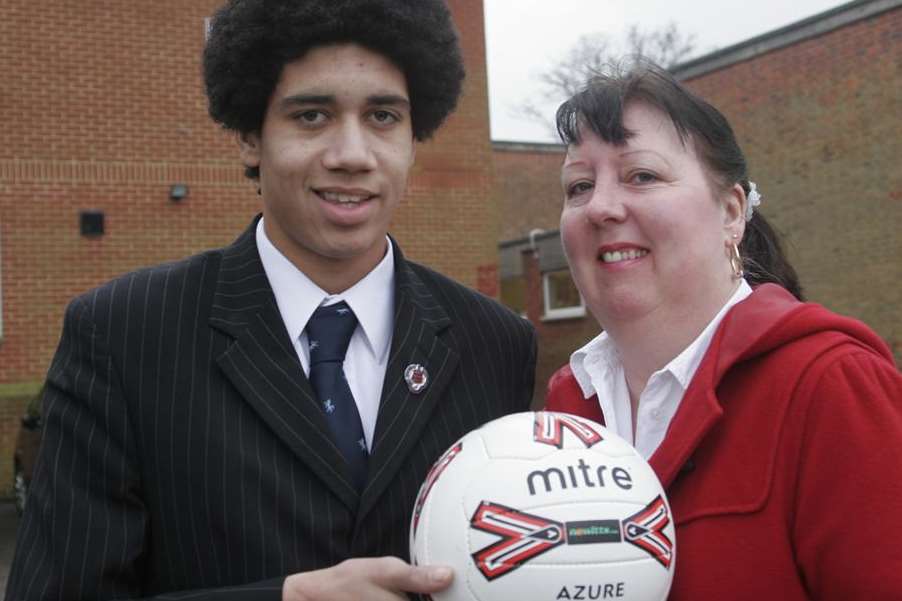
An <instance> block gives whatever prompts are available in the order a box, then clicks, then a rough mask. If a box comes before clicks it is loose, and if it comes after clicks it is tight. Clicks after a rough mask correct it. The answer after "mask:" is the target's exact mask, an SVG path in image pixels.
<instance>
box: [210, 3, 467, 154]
mask: <svg viewBox="0 0 902 601" xmlns="http://www.w3.org/2000/svg"><path fill="white" fill-rule="evenodd" d="M332 43H356V44H359V45H361V46H364V47H366V48H368V49H370V50H373V51H374V52H377V53H379V54H382V55H383V56H385V57H386V58H388V59H389V60H391V61H392V62H393V63H394V64H395V65H396V66H397V67H398V68H399V69H400V70H401V71H402V72H403V73H404V75H405V77H406V80H407V88H408V93H409V95H410V104H411V121H412V125H413V134H414V137H415V138H416V139H417V140H421V141H422V140H425V139H427V138H429V137H430V136H431V135H432V134H433V132H435V130H436V129H438V127H439V126H440V125H441V124H442V121H444V120H445V117H447V116H448V115H449V114H450V113H451V111H453V110H454V107H455V106H456V105H457V99H458V96H460V90H461V84H462V82H463V78H464V67H463V60H462V58H461V54H460V48H459V46H458V41H457V32H456V31H455V28H454V24H453V21H452V20H451V15H450V13H449V11H448V8H447V6H446V5H445V3H444V0H296V1H287V0H229V1H228V2H227V3H226V4H225V5H224V6H223V7H222V8H220V9H219V11H217V13H216V14H215V15H214V17H213V21H212V25H211V29H210V36H209V39H208V40H207V45H206V48H205V50H204V81H205V84H206V89H207V98H208V99H209V111H210V116H211V117H212V118H213V120H214V121H216V122H217V123H221V124H222V125H223V126H224V127H225V128H227V129H231V130H235V131H238V132H242V133H250V132H257V131H260V128H261V127H262V125H263V116H264V114H265V112H266V107H267V105H268V103H269V99H270V96H271V95H272V92H273V90H274V89H275V87H276V84H277V83H278V79H279V77H280V75H281V73H282V68H283V67H284V66H285V64H286V63H289V62H291V61H293V60H296V59H298V58H300V57H302V56H303V55H304V54H305V53H306V52H307V51H308V50H310V49H311V48H314V47H316V46H322V45H326V44H332Z"/></svg>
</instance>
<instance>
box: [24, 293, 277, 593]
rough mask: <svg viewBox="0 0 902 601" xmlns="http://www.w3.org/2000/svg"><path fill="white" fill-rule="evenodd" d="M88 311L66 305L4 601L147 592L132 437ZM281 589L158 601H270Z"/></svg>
mask: <svg viewBox="0 0 902 601" xmlns="http://www.w3.org/2000/svg"><path fill="white" fill-rule="evenodd" d="M95 307H96V304H94V303H91V302H89V300H88V299H85V298H82V299H77V300H76V301H73V303H72V304H71V305H70V306H69V308H68V309H67V312H66V317H65V322H64V326H63V334H62V338H61V340H60V344H59V348H58V349H57V352H56V355H55V357H54V359H53V363H52V365H51V368H50V370H49V372H48V379H47V386H46V388H45V390H46V392H45V396H44V400H43V402H44V430H43V435H42V442H41V449H40V452H39V455H38V459H37V464H36V467H35V473H34V477H33V480H32V486H31V490H30V491H29V497H28V502H27V508H26V511H25V515H24V518H23V522H22V524H21V525H20V527H19V532H18V540H17V545H16V552H15V557H14V560H13V563H12V566H11V568H10V575H9V580H8V583H7V588H6V599H8V600H10V601H13V600H15V601H23V600H24V601H32V600H34V601H37V600H39V599H65V600H87V599H113V598H115V599H121V598H136V597H141V596H142V594H143V593H144V591H145V586H144V583H145V582H146V579H147V577H148V575H147V574H146V566H145V562H144V559H145V551H146V549H147V547H148V545H149V541H148V536H147V532H148V526H149V523H148V522H149V515H148V512H147V510H146V507H145V503H144V497H143V494H144V493H143V490H142V483H141V474H140V469H139V468H140V464H139V461H138V453H137V449H136V446H135V445H136V436H135V433H134V430H133V427H134V425H133V424H132V423H130V421H129V416H128V414H127V410H126V403H125V400H124V398H123V393H122V386H121V382H120V381H119V376H118V374H117V372H116V369H115V366H114V363H113V359H112V355H111V353H110V349H109V348H108V344H107V342H106V340H105V339H104V337H103V336H101V335H99V334H98V329H97V327H96V322H95V316H94V315H92V312H93V311H94V310H95ZM283 580H284V579H281V578H280V579H275V580H272V581H267V582H260V583H253V584H249V585H246V586H238V587H230V588H224V589H212V590H205V591H183V592H174V593H169V594H166V595H163V596H161V597H159V598H160V599H181V598H187V597H190V598H191V599H198V600H203V599H209V600H218V599H223V600H224V599H239V598H240V599H254V600H256V599H259V600H261V601H262V600H271V601H277V600H279V599H281V589H282V582H283Z"/></svg>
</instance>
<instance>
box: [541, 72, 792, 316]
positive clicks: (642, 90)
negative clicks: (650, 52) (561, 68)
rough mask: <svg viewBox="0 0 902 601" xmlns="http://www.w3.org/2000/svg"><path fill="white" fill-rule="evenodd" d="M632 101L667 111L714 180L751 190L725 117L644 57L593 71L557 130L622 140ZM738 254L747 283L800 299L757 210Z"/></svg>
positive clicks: (574, 139) (572, 138) (575, 140)
mask: <svg viewBox="0 0 902 601" xmlns="http://www.w3.org/2000/svg"><path fill="white" fill-rule="evenodd" d="M630 102H644V103H646V104H648V105H650V106H653V107H655V108H657V109H658V110H660V111H661V112H663V113H664V114H666V115H667V116H668V117H669V118H670V121H671V122H672V123H673V126H674V128H676V131H677V133H678V134H679V136H680V139H681V140H682V141H683V143H684V144H685V143H686V142H687V140H688V141H689V142H690V143H692V144H694V148H695V151H696V153H697V154H698V156H699V157H700V158H701V159H702V161H703V162H704V164H705V166H706V167H707V171H708V173H709V175H711V176H713V177H714V178H715V180H716V182H715V183H716V185H718V186H720V187H722V188H723V189H727V188H730V187H732V186H733V184H736V183H738V184H739V185H740V186H742V189H743V190H745V193H746V194H748V193H749V191H750V187H749V177H748V168H747V165H746V161H745V155H744V154H743V153H742V149H741V148H740V147H739V143H738V142H737V141H736V136H735V134H734V133H733V128H731V127H730V123H729V122H728V121H727V119H726V117H724V116H723V115H722V114H721V113H720V111H718V110H717V109H716V108H714V107H713V106H712V105H711V104H709V103H708V102H706V101H705V100H703V99H701V98H699V97H698V96H696V95H694V94H693V93H692V92H690V91H689V90H687V89H686V88H685V87H683V85H682V84H680V83H679V82H678V81H677V80H676V79H675V78H674V77H673V76H672V75H671V74H670V73H668V72H667V71H666V70H664V69H662V68H661V67H659V66H657V65H655V64H654V63H651V62H649V61H646V60H636V61H633V62H631V63H630V64H629V66H626V67H624V66H612V67H611V68H610V72H606V73H603V74H597V75H595V76H593V77H592V78H591V79H590V80H589V81H588V83H587V84H586V87H585V88H584V89H583V90H582V91H580V92H578V93H577V94H575V95H574V96H573V97H571V98H570V99H569V100H567V101H566V102H564V103H563V104H562V105H561V106H560V107H559V108H558V110H557V117H556V122H557V131H558V134H559V135H560V137H561V140H563V142H564V143H565V144H579V143H580V129H581V128H582V127H587V128H589V130H591V131H592V132H593V133H595V134H596V135H597V136H598V137H600V138H601V139H602V140H604V141H605V142H607V143H609V144H614V145H623V144H626V141H627V140H628V139H629V138H630V137H631V136H632V135H633V132H631V131H630V130H629V129H627V128H626V126H625V125H624V124H623V111H624V108H625V107H626V105H627V104H629V103H630ZM739 253H740V255H741V256H742V261H743V267H744V269H745V277H746V279H747V280H748V282H749V284H750V285H752V286H757V285H758V284H764V283H766V282H771V283H774V284H779V285H780V286H783V287H784V288H786V289H787V290H788V291H789V292H791V293H792V294H793V295H794V296H795V297H796V298H798V299H800V300H801V299H802V298H803V296H802V287H801V285H800V283H799V278H798V276H797V275H796V272H795V269H793V267H792V265H790V263H789V261H788V260H787V259H786V256H785V254H784V253H783V249H782V246H781V244H780V240H779V236H778V234H777V232H776V231H775V230H774V228H773V227H772V226H771V225H770V224H769V223H768V222H767V220H766V219H765V218H764V216H762V215H761V213H760V212H758V211H755V213H754V215H753V216H752V219H751V220H750V221H749V222H748V223H746V228H745V235H744V236H743V238H742V243H741V244H740V245H739Z"/></svg>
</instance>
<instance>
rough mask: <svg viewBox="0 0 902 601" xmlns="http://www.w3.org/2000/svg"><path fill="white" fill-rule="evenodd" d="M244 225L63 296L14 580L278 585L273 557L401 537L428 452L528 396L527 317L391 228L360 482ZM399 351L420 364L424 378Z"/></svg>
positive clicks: (20, 584)
mask: <svg viewBox="0 0 902 601" xmlns="http://www.w3.org/2000/svg"><path fill="white" fill-rule="evenodd" d="M253 231H254V227H253V226H252V227H251V228H250V229H248V230H247V231H246V232H245V233H244V234H243V235H242V236H241V237H240V238H239V239H238V240H237V241H236V242H235V243H234V244H232V245H231V246H228V247H226V248H224V249H219V250H215V251H210V252H207V253H204V254H201V255H198V256H195V257H192V258H189V259H186V260H184V261H181V262H177V263H172V264H167V265H162V266H157V267H153V268H150V269H147V270H143V271H138V272H135V273H132V274H129V275H126V276H124V277H121V278H119V279H116V280H114V281H112V282H110V283H108V284H106V285H104V286H102V287H100V288H98V289H96V290H93V291H91V292H89V293H87V294H85V295H83V296H81V297H79V298H77V299H75V300H74V301H73V302H72V303H71V305H70V306H69V308H68V309H67V312H66V317H65V323H64V328H63V334H62V339H61V341H60V345H59V349H58V351H57V353H56V356H55V358H54V361H53V364H52V366H51V369H50V371H49V374H48V387H47V393H46V396H45V400H44V406H45V430H44V440H43V444H42V448H41V452H40V456H39V459H38V466H37V468H36V475H35V478H34V481H33V486H32V491H31V497H30V498H29V503H28V508H27V510H26V514H25V517H24V521H23V523H22V526H21V527H20V532H19V540H18V545H17V550H16V556H15V559H14V562H13V566H12V568H11V573H10V579H9V583H8V588H7V599H28V600H32V599H112V598H123V597H145V596H163V597H165V598H170V599H176V598H187V597H190V598H192V599H203V598H210V599H220V598H223V599H224V598H229V599H231V598H236V599H237V598H240V599H258V598H259V599H279V598H280V594H281V586H282V581H283V579H284V576H285V575H286V574H290V573H294V572H298V571H304V570H311V569H317V568H322V567H326V566H330V565H333V564H336V563H338V562H340V561H341V560H344V559H346V558H348V557H352V556H357V557H361V556H375V555H384V554H392V555H397V556H400V557H406V556H407V536H408V520H409V516H410V511H411V508H412V506H413V502H414V497H415V496H416V493H417V490H418V487H419V485H420V483H421V481H422V480H423V478H424V477H425V474H426V472H427V471H428V469H429V467H430V465H431V464H432V462H433V461H434V460H435V459H436V458H437V457H438V456H439V455H440V454H441V453H442V451H444V450H445V448H446V447H448V446H449V445H450V444H451V443H452V442H454V440H455V439H456V438H458V437H459V436H461V435H462V434H464V433H465V432H467V431H469V430H470V429H472V428H474V427H477V426H479V425H480V424H482V423H484V422H486V421H487V420H490V419H493V418H495V417H498V416H500V415H502V414H507V413H511V412H515V411H522V410H525V409H526V408H527V406H528V404H529V402H530V399H531V395H532V385H533V372H534V363H535V338H534V333H533V330H532V328H531V326H530V325H529V324H528V323H527V322H526V321H525V320H523V319H521V318H520V317H518V316H516V315H514V314H513V313H511V312H509V311H507V310H506V309H504V308H502V307H501V306H500V305H498V304H497V303H495V302H493V301H491V300H489V299H487V298H486V297H483V296H481V295H479V294H478V293H475V292H473V291H471V290H469V289H467V288H465V287H463V286H461V285H459V284H457V283H454V282H452V281H451V280H449V279H447V278H445V277H443V276H441V275H439V274H437V273H435V272H433V271H430V270H428V269H426V268H424V267H422V266H419V265H416V264H414V263H410V262H407V261H405V260H404V258H403V256H402V255H401V253H400V250H399V249H398V246H397V245H395V249H398V250H396V251H395V252H396V256H395V265H396V277H395V280H396V295H395V296H396V308H395V326H394V334H393V339H392V346H391V351H390V353H391V354H390V358H389V363H388V368H387V372H386V380H385V382H384V386H383V393H382V399H381V404H380V409H379V416H378V420H377V425H376V432H375V436H374V442H373V448H372V455H371V458H370V475H369V480H368V483H367V485H366V487H365V488H364V490H363V491H362V492H360V493H358V492H357V490H356V489H355V487H354V486H353V485H352V484H351V479H350V475H349V473H348V471H347V469H346V465H345V463H344V460H343V459H342V457H341V455H340V452H339V451H338V449H337V448H336V446H335V445H334V444H333V442H332V440H331V439H330V436H329V434H328V432H329V430H328V427H327V425H326V422H325V418H324V416H323V414H322V413H321V409H320V408H319V405H318V404H317V403H316V402H315V399H314V395H313V392H312V389H311V387H310V385H309V383H308V382H307V380H306V378H305V377H304V373H303V370H302V369H301V366H300V363H299V361H298V359H297V356H296V354H295V352H294V350H293V348H292V343H291V341H290V340H289V339H288V335H287V333H286V330H285V326H284V324H283V322H282V319H281V315H280V314H279V311H278V308H277V306H276V303H275V299H274V297H273V293H272V290H271V288H270V286H269V282H268V280H267V278H266V275H265V273H264V271H263V267H262V264H261V262H260V258H259V255H258V252H257V248H256V242H255V239H254V235H253ZM410 363H419V364H421V365H424V366H425V367H426V368H427V370H428V372H429V377H430V380H429V383H428V385H427V387H426V388H425V389H424V390H423V391H422V392H421V393H420V394H418V395H415V394H412V393H411V392H410V391H409V390H408V388H407V386H406V384H405V382H404V379H403V371H404V368H405V367H406V366H407V365H409V364H410Z"/></svg>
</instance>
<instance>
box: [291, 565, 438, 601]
mask: <svg viewBox="0 0 902 601" xmlns="http://www.w3.org/2000/svg"><path fill="white" fill-rule="evenodd" d="M452 578H453V572H452V571H451V568H445V567H438V566H429V567H419V566H412V565H410V564H408V563H405V562H404V561H402V560H400V559H398V558H397V557H367V558H361V559H348V560H346V561H343V562H341V563H340V564H338V565H336V566H333V567H331V568H326V569H324V570H315V571H312V572H301V573H300V574H293V575H291V576H289V577H288V578H286V579H285V585H284V586H283V587H282V601H406V599H407V595H406V594H405V593H426V594H429V593H434V592H437V591H440V590H442V589H444V588H447V586H448V585H449V584H451V579H452Z"/></svg>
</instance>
